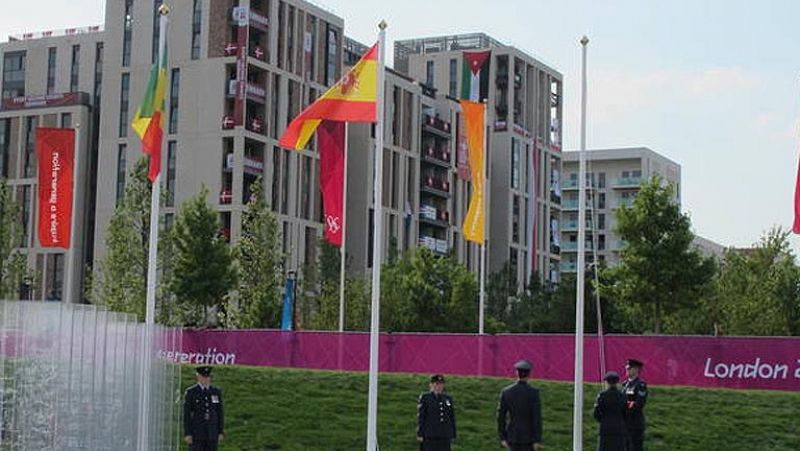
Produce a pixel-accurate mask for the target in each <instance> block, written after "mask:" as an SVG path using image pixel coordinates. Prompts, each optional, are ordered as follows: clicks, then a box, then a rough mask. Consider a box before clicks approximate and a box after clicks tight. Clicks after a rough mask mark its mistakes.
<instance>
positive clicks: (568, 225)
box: [561, 220, 578, 232]
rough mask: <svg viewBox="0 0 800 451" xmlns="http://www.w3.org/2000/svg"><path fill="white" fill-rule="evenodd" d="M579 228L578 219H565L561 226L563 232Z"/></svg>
mask: <svg viewBox="0 0 800 451" xmlns="http://www.w3.org/2000/svg"><path fill="white" fill-rule="evenodd" d="M577 230H578V221H577V220H572V221H564V223H563V225H562V226H561V231H562V232H575V231H577Z"/></svg>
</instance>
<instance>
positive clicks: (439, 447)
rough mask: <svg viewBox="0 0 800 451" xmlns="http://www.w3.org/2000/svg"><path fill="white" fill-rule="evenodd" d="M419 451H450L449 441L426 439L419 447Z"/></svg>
mask: <svg viewBox="0 0 800 451" xmlns="http://www.w3.org/2000/svg"><path fill="white" fill-rule="evenodd" d="M419 449H420V451H450V439H442V440H431V439H426V440H425V441H423V442H422V443H420V445H419Z"/></svg>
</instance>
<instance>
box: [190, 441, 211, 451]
mask: <svg viewBox="0 0 800 451" xmlns="http://www.w3.org/2000/svg"><path fill="white" fill-rule="evenodd" d="M189 451H217V442H216V441H214V442H212V441H208V440H195V441H194V442H193V443H192V446H190V447H189Z"/></svg>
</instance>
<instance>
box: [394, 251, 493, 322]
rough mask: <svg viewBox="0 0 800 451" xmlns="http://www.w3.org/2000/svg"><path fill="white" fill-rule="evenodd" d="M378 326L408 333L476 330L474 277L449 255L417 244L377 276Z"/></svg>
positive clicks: (476, 299)
mask: <svg viewBox="0 0 800 451" xmlns="http://www.w3.org/2000/svg"><path fill="white" fill-rule="evenodd" d="M381 286H382V287H384V288H383V289H382V290H381V328H382V329H384V330H387V331H407V332H411V331H414V332H422V331H425V332H475V331H476V330H477V327H478V285H477V280H476V277H475V275H474V274H473V273H471V272H470V271H469V270H468V269H467V268H466V267H465V266H463V265H461V264H459V263H457V262H456V261H455V260H454V259H453V258H452V257H442V256H438V255H435V254H434V253H433V252H431V251H430V250H428V249H425V248H417V249H414V250H411V251H408V252H406V253H405V254H403V255H402V256H401V257H400V259H399V260H398V261H397V262H396V263H395V264H387V265H384V268H383V271H382V277H381Z"/></svg>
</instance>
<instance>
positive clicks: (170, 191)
mask: <svg viewBox="0 0 800 451" xmlns="http://www.w3.org/2000/svg"><path fill="white" fill-rule="evenodd" d="M177 151H178V144H177V143H176V142H175V141H169V142H168V143H167V186H166V191H167V193H166V194H167V199H166V206H167V207H174V206H175V172H176V171H175V169H176V165H175V162H176V158H177V155H176V152H177Z"/></svg>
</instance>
